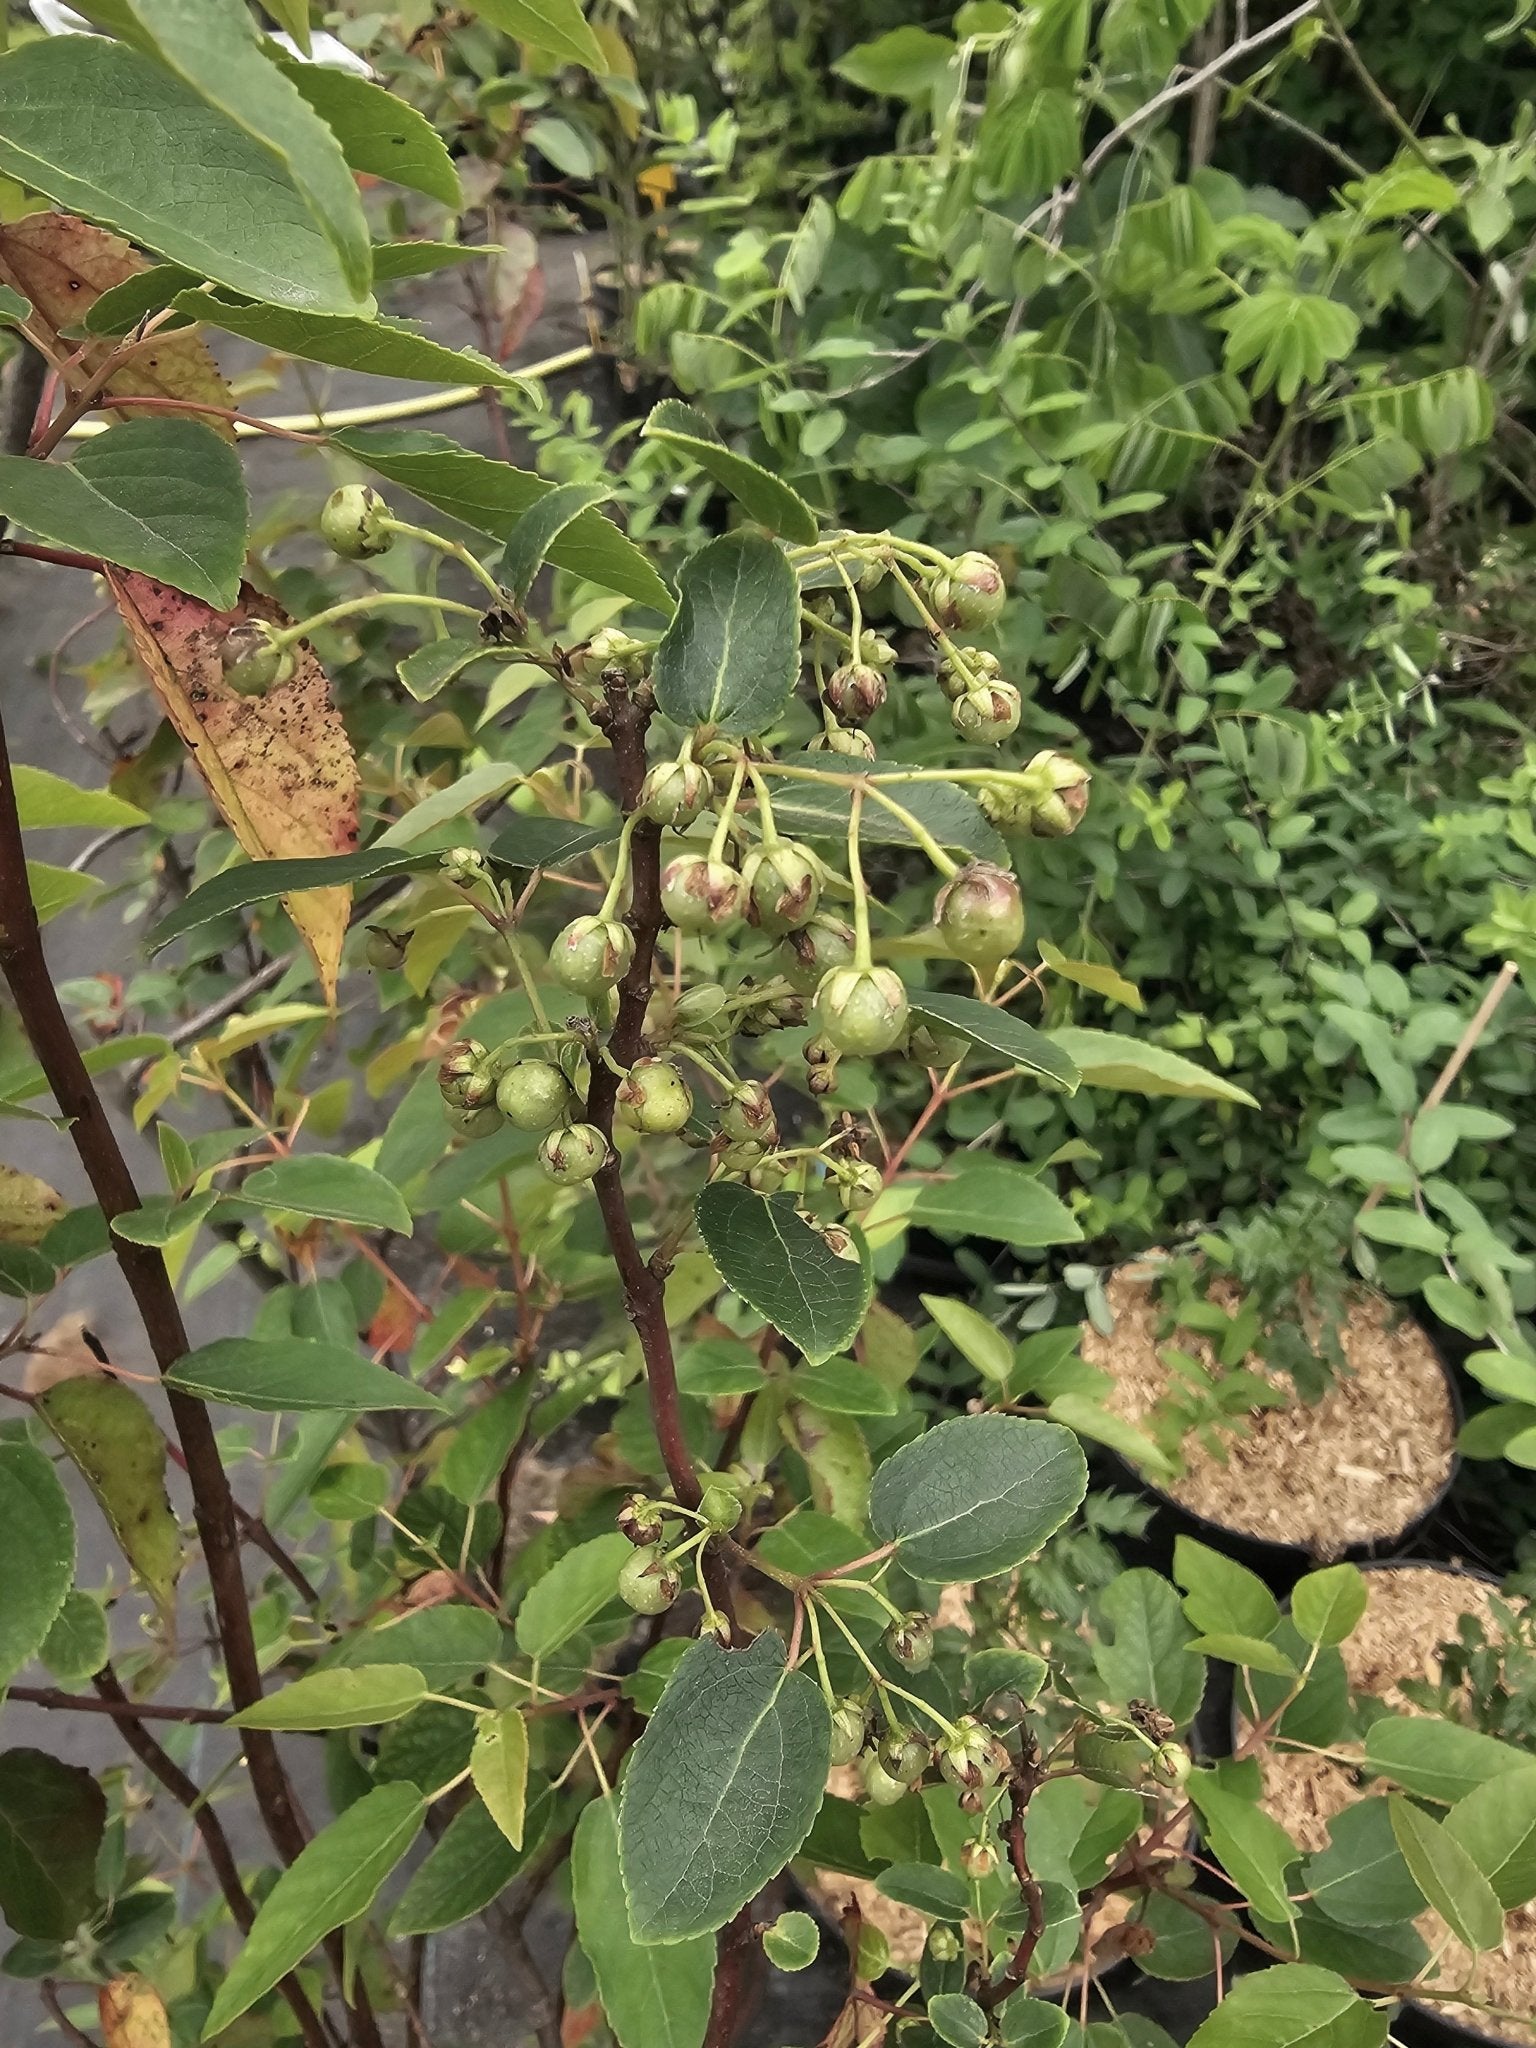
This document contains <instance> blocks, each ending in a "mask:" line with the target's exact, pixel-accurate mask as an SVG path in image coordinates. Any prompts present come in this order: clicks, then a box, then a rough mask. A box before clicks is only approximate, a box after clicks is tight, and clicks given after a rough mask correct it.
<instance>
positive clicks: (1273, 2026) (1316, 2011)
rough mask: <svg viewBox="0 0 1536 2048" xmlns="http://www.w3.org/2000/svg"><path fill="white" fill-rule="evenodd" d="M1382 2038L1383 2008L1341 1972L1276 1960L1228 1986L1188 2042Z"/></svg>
mask: <svg viewBox="0 0 1536 2048" xmlns="http://www.w3.org/2000/svg"><path fill="white" fill-rule="evenodd" d="M1275 1917H1280V1918H1284V1916H1283V1915H1280V1916H1275ZM1386 2038H1387V2015H1386V2013H1385V2012H1379V2011H1378V2010H1377V2009H1376V2007H1375V2006H1372V2005H1367V2004H1366V2002H1365V2000H1364V1999H1363V1998H1362V1997H1360V1995H1359V1993H1358V1992H1356V1991H1353V1990H1351V1988H1350V1986H1349V1985H1348V1984H1346V1983H1345V1981H1344V1979H1343V1978H1342V1977H1336V1976H1335V1975H1334V1974H1333V1972H1332V1971H1331V1970H1319V1969H1315V1968H1314V1967H1313V1966H1312V1965H1311V1964H1309V1963H1281V1964H1278V1965H1277V1966H1276V1967H1275V1968H1274V1969H1272V1970H1258V1971H1255V1972H1254V1974H1253V1975H1252V1976H1248V1977H1239V1978H1238V1979H1237V1981H1236V1982H1235V1983H1234V1984H1232V1985H1231V1986H1229V1988H1228V1991H1227V1995H1226V1997H1225V1998H1224V1999H1223V2000H1222V2002H1221V2004H1220V2005H1218V2006H1217V2008H1216V2010H1215V2011H1214V2012H1213V2013H1212V2014H1211V2016H1210V2018H1209V2019H1207V2020H1205V2021H1204V2022H1202V2024H1201V2025H1200V2027H1199V2028H1198V2029H1197V2030H1196V2032H1195V2034H1194V2035H1193V2037H1192V2038H1191V2040H1190V2048H1381V2044H1382V2042H1383V2041H1385V2040H1386Z"/></svg>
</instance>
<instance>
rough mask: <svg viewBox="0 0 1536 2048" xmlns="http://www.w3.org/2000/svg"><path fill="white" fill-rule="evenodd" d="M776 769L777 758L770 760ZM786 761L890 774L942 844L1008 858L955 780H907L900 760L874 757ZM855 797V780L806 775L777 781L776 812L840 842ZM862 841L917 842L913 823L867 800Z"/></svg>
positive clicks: (896, 790)
mask: <svg viewBox="0 0 1536 2048" xmlns="http://www.w3.org/2000/svg"><path fill="white" fill-rule="evenodd" d="M764 765H765V767H766V768H767V770H768V772H769V773H770V774H771V773H772V765H773V764H772V763H771V762H770V763H765V764H764ZM784 765H785V766H786V767H806V768H816V769H818V770H819V771H820V772H821V773H823V774H825V773H827V772H828V771H829V769H830V770H831V771H832V772H834V773H837V774H839V775H841V774H843V773H844V771H845V769H846V770H847V771H848V772H849V774H850V776H851V775H852V772H853V771H854V770H855V769H857V775H858V780H859V781H861V782H865V783H869V784H874V783H878V782H882V781H884V780H885V779H886V777H887V776H889V778H890V780H891V781H892V783H893V785H895V786H894V787H893V788H892V789H891V792H890V794H891V795H892V796H893V797H894V798H895V799H896V801H897V802H898V803H899V804H900V805H901V807H902V809H903V810H904V811H907V812H909V813H910V814H911V815H912V816H913V817H914V818H916V820H917V822H918V823H919V824H920V825H921V826H922V827H923V829H924V831H925V832H931V833H932V834H933V837H934V838H935V839H937V840H938V842H939V844H940V845H941V846H948V847H951V848H953V849H954V850H955V851H957V852H959V853H968V854H971V855H972V856H974V857H975V858H976V859H978V860H991V861H997V862H999V863H1003V862H1006V860H1007V858H1008V849H1007V847H1006V846H1005V845H1004V844H1003V841H1002V840H1001V838H999V836H998V834H997V832H996V830H995V829H994V827H993V826H992V825H990V824H989V823H988V822H987V818H986V816H985V814H984V812H983V811H982V808H981V806H980V804H978V803H977V802H976V800H975V798H974V797H970V796H967V795H966V793H965V791H964V790H963V789H961V787H960V786H959V784H958V783H954V782H909V783H903V782H901V779H900V778H901V773H902V770H901V767H900V764H899V763H897V762H894V761H891V762H887V761H871V762H869V763H867V764H858V763H854V762H851V761H850V762H847V763H843V762H835V757H833V758H829V757H828V756H827V755H826V754H805V755H801V756H789V757H788V758H787V759H786V760H785V762H784ZM852 801H853V782H852V780H851V779H850V780H848V781H845V782H836V783H826V782H801V781H800V780H798V778H797V779H795V780H792V781H791V780H784V781H777V780H776V781H775V784H774V794H773V815H774V818H775V820H776V821H777V823H778V826H779V828H780V830H781V831H783V832H788V833H792V834H793V835H794V836H795V838H797V839H834V840H836V841H837V843H838V845H839V846H843V845H846V843H847V839H848V819H849V815H850V812H851V808H852ZM859 844H860V845H861V846H915V845H916V844H917V841H916V840H915V839H914V838H913V836H912V830H911V827H910V826H909V825H907V824H905V823H904V822H903V821H902V819H900V818H898V817H897V816H896V815H895V814H894V813H893V812H891V811H888V810H887V809H886V808H885V806H884V804H882V803H876V802H868V801H866V802H865V803H864V804H863V805H862V806H861V808H860V811H859Z"/></svg>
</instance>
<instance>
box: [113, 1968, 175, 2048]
mask: <svg viewBox="0 0 1536 2048" xmlns="http://www.w3.org/2000/svg"><path fill="white" fill-rule="evenodd" d="M96 2002H97V2006H98V2009H99V2010H100V2013H101V2026H102V2032H103V2033H104V2034H105V2035H106V2037H107V2048H171V2021H170V2015H169V2014H168V2013H167V2012H166V2009H165V2004H164V2001H163V2000H162V1999H161V1996H160V1994H159V1992H158V1991H157V1990H156V1989H155V1987H154V1985H153V1984H151V1983H150V1982H149V1980H148V1978H147V1977H137V1976H130V1977H114V1978H113V1979H112V1981H111V1983H110V1984H103V1985H102V1987H101V1989H100V1991H98V1992H97V1994H96Z"/></svg>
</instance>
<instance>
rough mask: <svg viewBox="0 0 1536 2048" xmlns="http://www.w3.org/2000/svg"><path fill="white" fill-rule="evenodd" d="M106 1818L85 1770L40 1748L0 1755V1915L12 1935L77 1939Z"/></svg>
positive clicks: (92, 1892) (90, 1899)
mask: <svg viewBox="0 0 1536 2048" xmlns="http://www.w3.org/2000/svg"><path fill="white" fill-rule="evenodd" d="M106 1824H107V1802H106V1800H105V1798H104V1797H103V1796H102V1790H101V1787H100V1786H99V1785H98V1784H97V1783H96V1780H95V1779H94V1778H93V1777H92V1776H91V1774H90V1772H89V1771H83V1770H81V1769H79V1768H78V1766H76V1765H74V1764H66V1763H61V1762H60V1761H59V1759H58V1758H57V1757H56V1756H49V1755H48V1754H47V1753H46V1752H45V1751H43V1750H40V1749H8V1750H6V1751H5V1752H4V1754H3V1755H0V1913H4V1915H5V1917H6V1919H7V1920H8V1921H9V1923H10V1926H11V1931H12V1932H13V1933H15V1934H20V1935H27V1936H30V1937H31V1939H32V1940H34V1941H72V1940H73V1939H74V1937H75V1935H76V1934H77V1933H78V1931H79V1928H80V1924H81V1922H82V1921H84V1920H86V1919H88V1918H89V1917H90V1913H91V1909H92V1907H93V1906H94V1904H95V1902H96V1857H97V1854H98V1852H99V1851H100V1848H101V1838H102V1834H103V1831H104V1830H105V1828H106Z"/></svg>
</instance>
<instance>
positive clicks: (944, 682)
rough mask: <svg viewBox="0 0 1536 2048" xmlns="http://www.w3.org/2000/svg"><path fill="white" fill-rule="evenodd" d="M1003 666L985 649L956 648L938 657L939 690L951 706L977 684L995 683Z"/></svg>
mask: <svg viewBox="0 0 1536 2048" xmlns="http://www.w3.org/2000/svg"><path fill="white" fill-rule="evenodd" d="M1002 672H1003V664H1002V663H1001V662H1000V661H999V660H998V658H997V656H996V655H995V654H993V653H991V652H990V650H989V649H987V648H985V647H957V648H955V649H954V651H953V652H952V653H950V654H945V655H942V656H940V659H939V666H938V670H937V675H938V683H939V688H940V689H941V690H942V691H943V692H944V694H945V696H946V697H947V698H948V699H949V701H950V703H951V704H953V703H954V701H955V699H956V698H957V697H963V696H964V695H965V693H966V691H967V690H969V689H972V688H974V687H975V685H976V684H977V683H995V682H996V681H997V680H998V678H999V677H1000V676H1001V675H1002Z"/></svg>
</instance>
